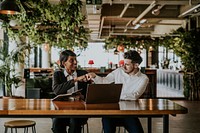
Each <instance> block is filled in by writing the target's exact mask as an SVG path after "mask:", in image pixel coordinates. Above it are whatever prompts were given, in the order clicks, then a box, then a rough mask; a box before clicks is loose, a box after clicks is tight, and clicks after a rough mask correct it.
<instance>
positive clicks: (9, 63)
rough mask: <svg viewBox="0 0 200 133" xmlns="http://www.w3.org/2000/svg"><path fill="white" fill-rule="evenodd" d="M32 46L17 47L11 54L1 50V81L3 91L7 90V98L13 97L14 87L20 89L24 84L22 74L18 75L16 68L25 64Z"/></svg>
mask: <svg viewBox="0 0 200 133" xmlns="http://www.w3.org/2000/svg"><path fill="white" fill-rule="evenodd" d="M29 49H30V46H28V45H22V44H21V46H19V47H17V48H16V49H15V50H12V51H11V52H9V53H8V52H6V50H3V49H1V51H0V79H1V81H2V83H3V90H5V94H4V95H5V96H9V97H12V96H13V93H12V86H13V85H14V88H17V87H19V86H20V85H21V84H22V83H23V80H22V74H21V73H17V70H16V68H15V66H16V64H17V63H23V62H24V57H25V54H24V53H25V51H26V50H29Z"/></svg>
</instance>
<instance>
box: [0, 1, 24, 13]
mask: <svg viewBox="0 0 200 133" xmlns="http://www.w3.org/2000/svg"><path fill="white" fill-rule="evenodd" d="M19 12H20V10H19V7H18V5H17V4H16V0H4V1H3V2H1V4H0V14H17V13H19Z"/></svg>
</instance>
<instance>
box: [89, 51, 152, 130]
mask: <svg viewBox="0 0 200 133" xmlns="http://www.w3.org/2000/svg"><path fill="white" fill-rule="evenodd" d="M141 62H142V58H141V56H140V54H139V53H138V52H137V51H134V50H130V51H128V52H125V53H124V66H123V67H120V68H117V69H116V70H114V71H112V72H111V73H109V74H108V75H107V76H106V77H100V76H97V75H96V74H95V73H88V74H86V76H87V79H88V80H90V79H92V80H93V81H94V82H95V83H97V84H98V83H105V84H106V83H113V82H114V83H122V84H123V87H122V92H121V96H120V99H121V100H137V99H138V98H139V97H140V96H141V95H142V94H143V93H144V91H145V89H146V86H147V84H148V82H149V79H148V77H147V76H146V75H145V74H143V73H142V72H141V71H140V69H139V65H140V63H141ZM102 122H103V129H104V133H115V130H116V126H117V125H118V124H119V123H120V126H121V125H122V126H124V127H125V128H126V130H127V131H128V132H129V133H143V132H144V131H143V128H142V125H141V123H140V121H139V119H138V118H137V117H120V118H112V117H103V118H102Z"/></svg>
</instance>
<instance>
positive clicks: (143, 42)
mask: <svg viewBox="0 0 200 133" xmlns="http://www.w3.org/2000/svg"><path fill="white" fill-rule="evenodd" d="M158 42H159V41H158V39H156V38H154V39H151V38H149V37H142V38H132V37H127V36H116V37H109V38H107V39H106V40H105V45H104V48H105V49H114V48H117V46H118V45H121V44H122V45H124V47H125V48H126V49H130V48H144V49H149V47H150V46H151V47H153V48H157V47H158Z"/></svg>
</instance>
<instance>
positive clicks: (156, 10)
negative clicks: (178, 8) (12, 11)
mask: <svg viewBox="0 0 200 133" xmlns="http://www.w3.org/2000/svg"><path fill="white" fill-rule="evenodd" d="M162 7H163V5H158V6H157V8H156V9H154V10H152V12H151V13H152V14H153V15H155V16H157V15H159V14H160V9H161V8H162Z"/></svg>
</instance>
